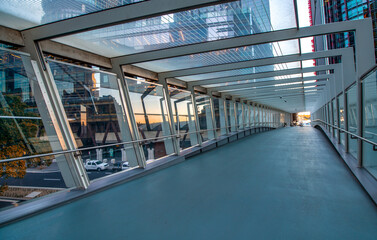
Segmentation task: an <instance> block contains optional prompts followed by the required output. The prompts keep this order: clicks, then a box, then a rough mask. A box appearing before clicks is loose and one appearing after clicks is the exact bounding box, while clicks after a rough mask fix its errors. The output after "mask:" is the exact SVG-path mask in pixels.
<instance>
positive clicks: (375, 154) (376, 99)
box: [363, 71, 377, 177]
mask: <svg viewBox="0 0 377 240" xmlns="http://www.w3.org/2000/svg"><path fill="white" fill-rule="evenodd" d="M376 79H377V74H376V72H375V71H374V72H372V73H371V74H369V75H368V76H367V77H366V78H364V79H363V93H364V94H363V119H364V124H363V136H364V137H365V138H366V139H369V140H370V141H372V142H377V115H376V114H377V81H376ZM363 165H364V167H365V168H366V169H368V171H369V172H370V173H371V174H372V175H373V176H374V177H377V151H373V147H372V145H370V144H368V143H366V142H363Z"/></svg>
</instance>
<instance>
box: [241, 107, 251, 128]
mask: <svg viewBox="0 0 377 240" xmlns="http://www.w3.org/2000/svg"><path fill="white" fill-rule="evenodd" d="M243 107H244V123H245V127H246V128H249V127H250V105H249V104H244V105H243Z"/></svg>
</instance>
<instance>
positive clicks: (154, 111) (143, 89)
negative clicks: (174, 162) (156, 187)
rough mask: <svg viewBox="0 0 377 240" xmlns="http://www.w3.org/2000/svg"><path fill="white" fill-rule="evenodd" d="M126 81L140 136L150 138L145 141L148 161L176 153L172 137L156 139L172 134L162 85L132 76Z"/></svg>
mask: <svg viewBox="0 0 377 240" xmlns="http://www.w3.org/2000/svg"><path fill="white" fill-rule="evenodd" d="M126 83H127V86H128V89H129V94H130V100H131V105H132V109H133V113H134V116H135V119H136V124H137V126H138V129H139V134H140V137H141V139H150V140H148V141H145V142H143V149H144V154H145V158H146V159H147V163H148V161H149V160H154V159H158V158H161V157H164V156H166V155H168V154H172V153H174V148H173V143H172V138H164V139H155V138H159V137H162V136H169V135H171V132H170V128H169V118H168V112H167V107H166V102H165V98H164V91H163V88H162V86H161V85H158V84H153V83H149V82H144V81H141V80H136V79H132V78H126ZM151 139H153V140H151Z"/></svg>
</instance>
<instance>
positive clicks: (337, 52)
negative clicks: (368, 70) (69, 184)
mask: <svg viewBox="0 0 377 240" xmlns="http://www.w3.org/2000/svg"><path fill="white" fill-rule="evenodd" d="M347 52H351V53H352V55H353V48H339V49H331V50H327V51H318V52H310V53H304V54H302V55H300V54H292V55H285V56H276V57H271V58H262V59H252V60H247V61H242V62H235V63H225V64H217V65H211V66H205V67H197V68H189V69H182V70H174V71H169V72H162V73H159V76H160V77H162V78H172V77H182V76H191V75H198V74H205V73H213V72H222V71H228V70H234V69H242V68H251V67H260V66H267V65H273V64H279V63H288V62H295V61H305V60H311V59H318V58H326V57H335V56H342V55H343V54H346V53H347Z"/></svg>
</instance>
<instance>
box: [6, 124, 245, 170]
mask: <svg viewBox="0 0 377 240" xmlns="http://www.w3.org/2000/svg"><path fill="white" fill-rule="evenodd" d="M237 126H239V125H237ZM237 126H236V127H237ZM219 129H223V128H214V129H205V130H199V131H193V132H187V133H179V134H173V135H167V136H162V137H154V138H146V139H140V140H134V141H127V142H118V143H110V144H106V145H101V146H93V147H86V148H78V149H72V150H64V151H57V152H51V153H41V154H35V155H30V156H22V157H16V158H8V159H1V160H0V163H5V162H13V161H20V160H28V159H32V158H40V157H49V156H55V155H62V154H67V153H75V154H76V155H77V156H78V155H80V153H78V152H80V151H86V150H94V149H101V148H106V147H113V146H117V145H125V144H133V143H143V142H148V141H156V140H160V139H166V138H173V137H176V138H180V135H183V134H188V133H200V132H207V131H216V130H219Z"/></svg>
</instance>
